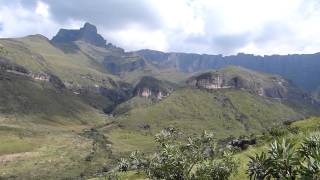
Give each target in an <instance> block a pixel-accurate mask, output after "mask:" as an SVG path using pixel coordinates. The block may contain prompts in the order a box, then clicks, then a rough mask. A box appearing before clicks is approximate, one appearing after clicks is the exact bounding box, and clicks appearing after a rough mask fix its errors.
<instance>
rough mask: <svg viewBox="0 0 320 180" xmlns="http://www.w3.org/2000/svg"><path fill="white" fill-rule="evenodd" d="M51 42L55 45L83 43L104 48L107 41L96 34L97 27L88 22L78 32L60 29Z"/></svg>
mask: <svg viewBox="0 0 320 180" xmlns="http://www.w3.org/2000/svg"><path fill="white" fill-rule="evenodd" d="M51 41H52V42H53V43H57V44H61V43H70V42H74V41H84V42H87V43H90V44H92V45H95V46H99V47H106V43H107V41H106V40H105V39H104V38H103V37H102V36H101V35H100V34H98V31H97V27H96V26H94V25H92V24H90V23H88V22H87V23H85V24H84V26H83V27H82V28H80V29H78V30H74V29H72V30H69V29H60V30H59V32H58V34H57V35H56V36H54V37H53V38H52V40H51Z"/></svg>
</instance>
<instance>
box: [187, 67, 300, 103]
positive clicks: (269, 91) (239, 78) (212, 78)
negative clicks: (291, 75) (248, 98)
mask: <svg viewBox="0 0 320 180" xmlns="http://www.w3.org/2000/svg"><path fill="white" fill-rule="evenodd" d="M187 84H188V85H189V86H192V87H195V88H200V89H209V90H216V89H243V90H246V91H249V92H251V93H254V94H256V95H259V96H264V97H270V98H278V99H287V98H289V97H291V96H299V97H301V98H303V97H304V96H305V95H306V94H305V93H303V92H302V91H299V90H298V89H297V88H296V87H295V86H294V85H293V84H292V83H290V82H289V81H287V80H285V79H283V78H282V77H280V76H271V75H267V74H261V73H258V72H255V71H251V70H248V69H244V68H240V67H229V68H225V69H221V70H218V71H214V72H208V73H204V74H201V75H198V76H194V77H191V78H190V79H189V80H187Z"/></svg>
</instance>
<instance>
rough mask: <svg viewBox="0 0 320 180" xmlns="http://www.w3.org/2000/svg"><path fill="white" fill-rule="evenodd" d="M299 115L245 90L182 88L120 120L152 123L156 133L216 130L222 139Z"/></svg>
mask: <svg viewBox="0 0 320 180" xmlns="http://www.w3.org/2000/svg"><path fill="white" fill-rule="evenodd" d="M295 115H296V114H295V112H293V111H292V110H291V109H290V108H288V107H286V106H285V105H282V104H280V103H277V102H275V101H272V100H269V99H264V98H261V97H257V96H254V95H251V94H249V93H247V92H245V91H236V90H227V91H224V90H223V91H213V92H208V91H205V90H197V89H180V90H177V91H175V92H173V93H172V94H171V95H170V96H169V97H168V98H165V99H164V100H163V101H161V102H160V103H157V104H154V105H152V106H149V107H137V108H135V109H133V110H131V111H129V112H128V113H126V114H125V115H123V116H119V117H118V119H119V120H120V122H121V123H122V125H123V126H124V127H126V128H127V129H137V130H138V129H139V127H138V126H139V125H141V124H149V125H150V126H151V131H152V132H158V131H159V130H160V129H162V128H165V127H168V126H176V127H178V128H180V129H182V130H185V131H186V132H188V133H197V132H199V131H201V130H204V129H207V130H213V131H214V132H215V133H216V135H217V137H220V138H221V137H226V136H229V135H240V134H245V133H248V132H258V131H260V130H262V129H264V128H265V127H269V126H270V124H274V123H280V122H282V121H284V120H287V119H289V118H290V117H292V116H295ZM240 119H242V120H240Z"/></svg>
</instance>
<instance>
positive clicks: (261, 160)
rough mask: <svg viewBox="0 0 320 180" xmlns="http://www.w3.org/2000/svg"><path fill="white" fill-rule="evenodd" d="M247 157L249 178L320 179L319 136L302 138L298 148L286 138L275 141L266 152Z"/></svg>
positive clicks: (261, 179)
mask: <svg viewBox="0 0 320 180" xmlns="http://www.w3.org/2000/svg"><path fill="white" fill-rule="evenodd" d="M249 158H250V161H249V163H248V170H247V173H248V176H249V177H250V179H258V180H263V179H270V178H271V177H272V178H274V179H320V136H310V137H308V138H306V139H304V140H303V142H302V144H301V145H300V147H299V148H296V145H295V144H294V143H292V142H290V141H288V140H286V139H283V140H282V141H281V142H280V141H275V142H273V143H272V144H271V145H270V147H269V150H268V153H267V154H266V153H265V152H262V153H261V154H260V155H259V154H256V155H255V156H251V157H249Z"/></svg>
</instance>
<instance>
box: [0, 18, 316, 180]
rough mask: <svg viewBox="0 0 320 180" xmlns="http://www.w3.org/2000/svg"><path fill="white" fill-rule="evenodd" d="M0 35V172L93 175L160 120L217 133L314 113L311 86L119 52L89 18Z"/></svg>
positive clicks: (142, 143)
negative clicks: (56, 28)
mask: <svg viewBox="0 0 320 180" xmlns="http://www.w3.org/2000/svg"><path fill="white" fill-rule="evenodd" d="M0 44H1V46H0V179H1V178H4V179H10V178H11V179H68V178H69V179H70V178H71V179H79V178H89V177H94V176H97V175H100V174H105V173H107V172H108V171H110V170H112V169H113V168H114V167H115V165H116V163H117V162H118V160H119V159H120V158H121V157H125V156H127V155H129V154H130V153H131V152H132V151H135V150H139V151H141V152H143V153H145V154H150V153H152V152H155V150H157V143H156V142H154V135H155V134H156V133H158V132H159V131H160V130H162V129H165V128H168V127H175V128H177V129H180V130H182V131H183V132H184V134H185V136H190V137H193V135H194V134H200V133H201V132H203V130H208V131H210V132H213V134H214V137H215V138H216V140H217V141H218V142H220V141H221V140H222V139H226V138H232V137H238V136H241V135H249V134H251V133H255V134H261V132H263V131H266V130H268V129H269V128H270V127H273V126H278V125H281V124H283V123H285V122H291V121H295V120H300V119H303V118H305V117H307V116H310V115H317V113H319V112H318V111H319V104H318V102H317V101H316V100H315V99H313V98H312V96H311V95H309V94H307V93H304V92H303V91H301V90H300V88H299V87H297V86H295V85H294V84H293V83H291V82H290V81H288V80H286V79H284V78H282V77H280V76H278V75H270V74H264V73H259V72H256V71H252V70H249V69H245V68H241V67H236V66H230V67H226V68H223V69H219V70H218V71H208V72H198V70H204V69H198V70H196V69H192V68H191V69H190V71H189V70H188V71H187V70H186V69H188V62H189V61H190V59H188V58H186V59H185V61H186V63H185V65H186V67H184V68H185V69H181V68H182V66H183V63H182V60H181V61H180V60H179V61H177V62H176V63H173V62H171V60H170V61H167V60H168V59H167V57H166V56H163V58H161V59H159V60H155V59H153V58H151V57H149V56H148V57H147V56H145V55H142V56H141V52H125V51H124V50H123V49H121V48H118V47H116V46H114V45H112V44H110V43H109V44H106V41H105V40H104V39H103V38H102V37H101V36H100V35H99V34H98V33H97V29H96V28H95V27H94V26H93V25H90V24H86V25H85V26H84V27H83V28H81V29H80V30H61V31H60V32H59V33H58V34H57V36H56V37H55V38H54V39H53V40H51V41H50V40H48V39H47V38H46V37H43V36H41V35H33V36H27V37H24V38H16V39H0ZM170 56H171V55H170ZM195 57H197V56H195ZM179 58H180V55H179ZM162 61H166V62H167V63H163V62H162ZM195 61H197V60H196V59H195ZM195 64H196V63H195ZM208 67H209V66H208ZM193 72H196V73H195V74H193ZM313 97H317V95H316V93H315V94H314V95H313ZM296 123H298V122H296ZM316 124H317V123H316ZM193 140H195V141H197V140H196V139H193ZM216 140H215V142H216ZM265 142H267V141H263V143H265ZM171 145H173V144H171ZM260 145H261V144H260ZM174 146H175V145H174ZM175 148H176V149H180V150H181V147H180V146H175ZM258 148H259V147H258ZM247 151H250V148H249V150H247ZM247 151H243V152H241V153H238V154H236V156H241V154H242V153H245V152H247ZM173 152H175V151H172V153H173ZM185 153H186V152H185ZM187 155H188V153H186V157H181V158H190V157H187ZM189 155H190V154H189ZM245 157H247V156H245ZM201 158H203V157H201ZM201 158H200V160H201V161H208V163H209V161H210V162H211V161H212V162H211V163H218V164H219V163H220V162H223V161H224V160H226V159H224V157H223V155H222V154H220V155H219V156H218V157H216V158H217V159H215V158H211V159H210V158H209V159H201ZM243 159H245V158H243ZM171 160H172V159H171ZM200 160H199V162H200ZM173 161H175V160H174V159H173ZM188 162H190V161H188ZM197 163H198V162H197ZM246 163H247V160H246V162H245V163H244V164H246ZM188 164H189V163H188ZM200 164H201V163H200ZM242 164H243V163H241V164H240V167H239V168H240V171H239V173H240V175H239V176H240V177H242V179H245V178H247V176H246V175H245V176H243V175H242V174H241V172H245V171H244V170H243V167H242ZM196 166H198V165H196ZM158 168H159V169H158ZM161 168H167V167H165V166H159V167H158V166H157V167H156V168H155V170H157V169H158V170H157V171H161ZM206 168H209V166H203V167H202V170H203V172H207V171H210V172H213V171H214V170H213V169H206ZM200 169H201V168H199V170H200ZM184 171H185V169H184V170H183V171H181V173H180V175H181V174H184V175H183V176H188V177H191V176H200V174H205V173H199V172H198V173H196V172H193V171H192V172H189V175H186V174H188V173H186V172H184ZM130 173H131V174H130ZM156 174H157V173H155V174H154V175H153V176H151V175H150V177H155V176H156ZM131 175H132V176H131ZM226 175H230V174H228V173H226ZM120 176H123V177H124V178H132V177H133V176H135V177H141V175H137V174H135V173H132V172H129V173H120ZM142 177H143V175H142ZM161 177H167V175H165V174H162V175H161Z"/></svg>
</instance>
